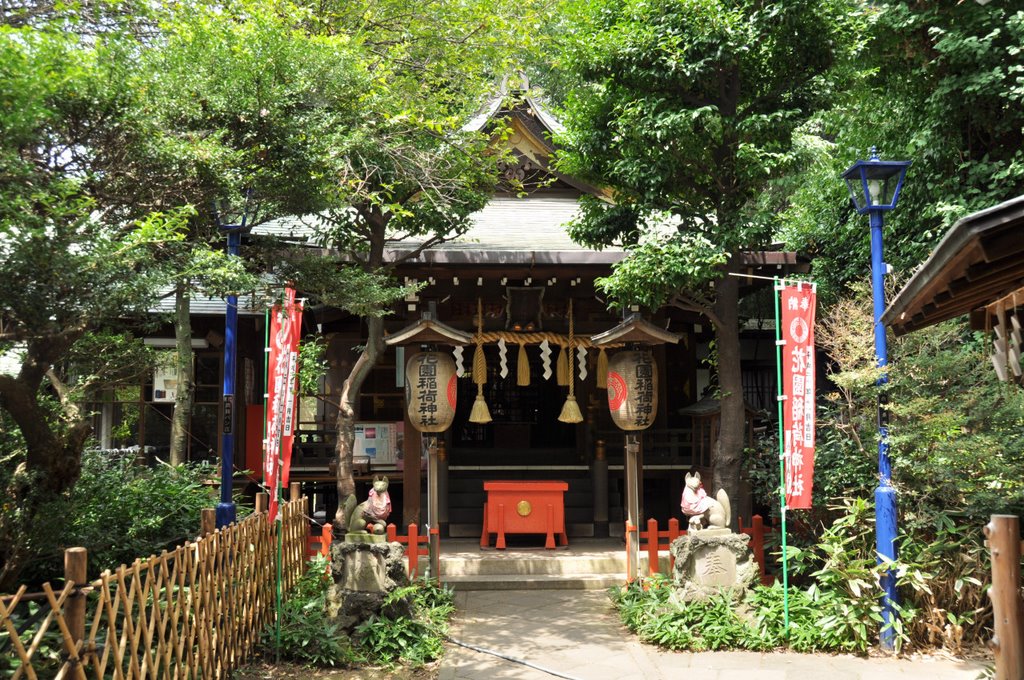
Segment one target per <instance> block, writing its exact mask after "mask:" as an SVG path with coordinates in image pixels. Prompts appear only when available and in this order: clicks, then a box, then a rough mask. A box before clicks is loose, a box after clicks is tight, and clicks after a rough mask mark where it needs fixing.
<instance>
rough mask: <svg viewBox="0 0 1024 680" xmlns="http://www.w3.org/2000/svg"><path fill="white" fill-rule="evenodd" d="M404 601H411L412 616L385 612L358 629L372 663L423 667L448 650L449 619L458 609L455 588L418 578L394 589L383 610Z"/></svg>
mask: <svg viewBox="0 0 1024 680" xmlns="http://www.w3.org/2000/svg"><path fill="white" fill-rule="evenodd" d="M402 600H407V601H409V602H410V603H411V610H412V616H395V617H393V618H392V617H388V616H386V615H384V614H381V615H378V616H373V617H371V618H370V619H369V620H367V621H366V622H364V623H362V624H361V625H359V627H358V628H356V638H357V640H358V641H359V648H360V650H361V651H362V652H363V654H365V656H366V658H367V660H368V661H369V662H370V663H374V664H382V665H390V664H393V663H395V662H396V661H402V662H405V663H408V664H411V665H412V666H421V665H423V664H425V663H427V662H430V661H433V660H435V659H439V658H440V657H441V655H442V654H443V653H444V638H445V636H446V635H447V634H448V619H449V618H450V617H451V615H452V612H453V611H454V610H455V605H454V602H453V599H452V593H451V590H449V589H448V588H446V587H444V586H440V585H438V584H436V583H434V582H433V581H428V580H422V581H417V582H415V583H413V584H412V585H409V586H406V587H404V588H397V589H396V590H394V591H393V592H391V593H390V594H389V595H388V597H387V599H386V600H385V602H384V607H383V609H382V611H383V612H387V611H388V610H389V609H390V608H391V606H392V605H395V604H396V603H398V602H400V601H402Z"/></svg>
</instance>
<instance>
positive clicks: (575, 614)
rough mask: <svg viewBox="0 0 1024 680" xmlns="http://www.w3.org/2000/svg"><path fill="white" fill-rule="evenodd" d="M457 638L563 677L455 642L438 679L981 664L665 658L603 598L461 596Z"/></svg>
mask: <svg viewBox="0 0 1024 680" xmlns="http://www.w3.org/2000/svg"><path fill="white" fill-rule="evenodd" d="M455 602H456V604H457V606H458V613H457V615H456V618H455V619H454V621H453V625H452V633H451V636H452V638H454V639H456V640H458V641H460V642H463V643H466V644H468V645H473V646H476V647H481V648H486V649H489V650H492V651H495V652H499V653H501V654H503V655H505V656H510V657H514V658H516V659H522V660H524V661H527V662H528V663H530V664H532V665H534V666H537V667H541V668H544V669H549V670H551V671H554V672H555V673H557V675H552V674H549V673H547V672H544V671H542V670H537V669H536V668H531V667H529V666H524V665H522V664H519V663H514V662H511V661H506V660H504V659H500V658H497V657H495V656H492V655H490V654H484V653H480V652H477V651H473V650H471V649H467V648H465V647H460V646H457V645H454V644H450V645H449V648H448V652H447V654H446V656H445V658H444V661H443V662H442V665H441V670H440V678H439V680H499V679H501V678H516V679H517V680H550V679H551V678H555V677H565V678H574V679H578V680H675V679H676V678H679V679H686V680H817V679H818V678H824V679H825V680H868V679H869V678H870V680H914V679H915V678H921V679H922V680H924V679H927V680H975V678H977V677H978V676H979V675H980V673H981V671H982V669H983V664H981V663H978V662H970V661H968V662H964V661H956V660H951V659H946V658H941V657H928V658H920V659H884V658H868V659H863V658H860V657H854V656H848V655H842V656H831V655H827V654H794V653H769V654H761V653H759V652H702V653H697V654H691V653H684V652H668V651H663V650H661V649H659V648H657V647H654V646H651V645H645V644H642V643H640V642H638V641H637V640H636V638H635V637H634V636H632V635H631V634H630V633H629V632H628V631H627V630H626V629H625V628H623V627H622V626H621V625H620V624H619V620H618V616H617V615H616V613H615V611H614V610H613V609H612V608H611V606H610V602H609V600H608V596H607V595H606V594H605V593H604V592H601V591H564V590H563V591H551V590H548V591H544V590H533V591H522V590H505V591H468V592H463V593H456V597H455Z"/></svg>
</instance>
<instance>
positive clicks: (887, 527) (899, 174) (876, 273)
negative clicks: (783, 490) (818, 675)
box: [843, 147, 910, 651]
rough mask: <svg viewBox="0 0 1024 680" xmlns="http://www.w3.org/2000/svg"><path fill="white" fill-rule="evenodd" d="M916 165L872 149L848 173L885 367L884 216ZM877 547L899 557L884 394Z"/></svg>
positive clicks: (885, 634) (891, 610)
mask: <svg viewBox="0 0 1024 680" xmlns="http://www.w3.org/2000/svg"><path fill="white" fill-rule="evenodd" d="M909 165H910V161H883V160H880V159H879V158H878V152H877V151H876V150H875V147H871V159H870V160H866V161H857V162H856V163H854V164H853V165H851V166H850V167H849V169H847V171H846V172H844V173H843V179H845V180H846V186H847V188H848V189H849V190H850V198H851V199H852V200H853V205H854V207H856V208H857V212H858V213H860V214H861V215H863V214H864V213H867V214H868V218H869V220H870V224H871V290H872V293H873V297H874V303H875V359H876V361H877V364H878V366H879V368H882V367H884V366H886V365H887V364H888V363H889V359H888V350H887V348H886V342H885V326H883V325H882V312H884V311H885V285H884V276H885V273H886V265H885V263H884V262H883V261H882V213H883V212H885V211H886V210H892V209H893V208H895V207H896V201H897V200H899V197H900V190H901V189H902V188H903V178H904V177H905V176H906V174H907V167H908V166H909ZM887 382H889V375H888V373H886V372H883V373H882V375H881V376H879V378H878V383H877V384H878V386H879V387H881V386H882V385H885V384H886V383H887ZM875 546H876V550H877V551H878V554H879V555H882V556H884V557H885V558H887V559H889V560H895V559H896V490H895V489H894V488H893V487H892V461H890V460H889V425H888V411H887V409H886V406H885V396H884V395H883V394H881V393H879V396H878V487H877V488H876V489H875ZM882 590H883V593H882V618H883V620H884V623H885V624H886V625H888V624H890V623H891V622H892V621H893V620H894V618H895V616H896V611H895V605H896V604H898V602H899V595H898V593H897V592H896V575H895V574H893V573H892V571H891V570H890V571H888V572H886V574H885V575H884V576H883V577H882ZM880 638H881V642H882V648H883V649H885V650H888V651H891V650H893V649H894V648H895V642H896V634H895V631H893V629H892V628H891V627H888V628H886V629H884V630H883V631H882V632H881V635H880Z"/></svg>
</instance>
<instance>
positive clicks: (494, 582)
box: [441, 574, 625, 592]
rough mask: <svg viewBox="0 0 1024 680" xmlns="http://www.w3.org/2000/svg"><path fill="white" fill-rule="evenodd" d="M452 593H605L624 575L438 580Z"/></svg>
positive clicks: (453, 578) (484, 577)
mask: <svg viewBox="0 0 1024 680" xmlns="http://www.w3.org/2000/svg"><path fill="white" fill-rule="evenodd" d="M441 582H442V583H444V584H445V585H448V586H451V587H452V588H453V589H454V590H455V591H457V592H461V591H469V590H607V589H608V588H611V587H613V586H619V585H622V584H623V583H624V582H625V578H624V574H619V575H616V576H613V575H609V574H574V575H570V576H550V575H537V576H444V575H442V576H441Z"/></svg>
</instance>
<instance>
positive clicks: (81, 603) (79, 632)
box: [64, 548, 89, 658]
mask: <svg viewBox="0 0 1024 680" xmlns="http://www.w3.org/2000/svg"><path fill="white" fill-rule="evenodd" d="M88 563H89V553H88V551H87V550H86V549H85V548H68V549H67V550H65V551H64V580H65V581H71V582H73V583H74V584H75V588H82V587H83V586H85V584H86V579H87V578H88V577H87V576H86V572H87V571H88ZM64 622H65V623H66V624H67V625H68V631H69V632H70V633H71V639H72V640H74V643H75V645H76V647H77V645H78V643H80V642H81V641H82V640H84V639H85V593H83V592H80V591H79V592H76V593H75V594H74V595H70V596H68V599H67V601H66V604H65V605H64ZM66 651H67V653H68V656H70V657H72V658H81V657H80V656H79V655H78V653H77V651H76V650H73V649H68V650H66Z"/></svg>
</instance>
